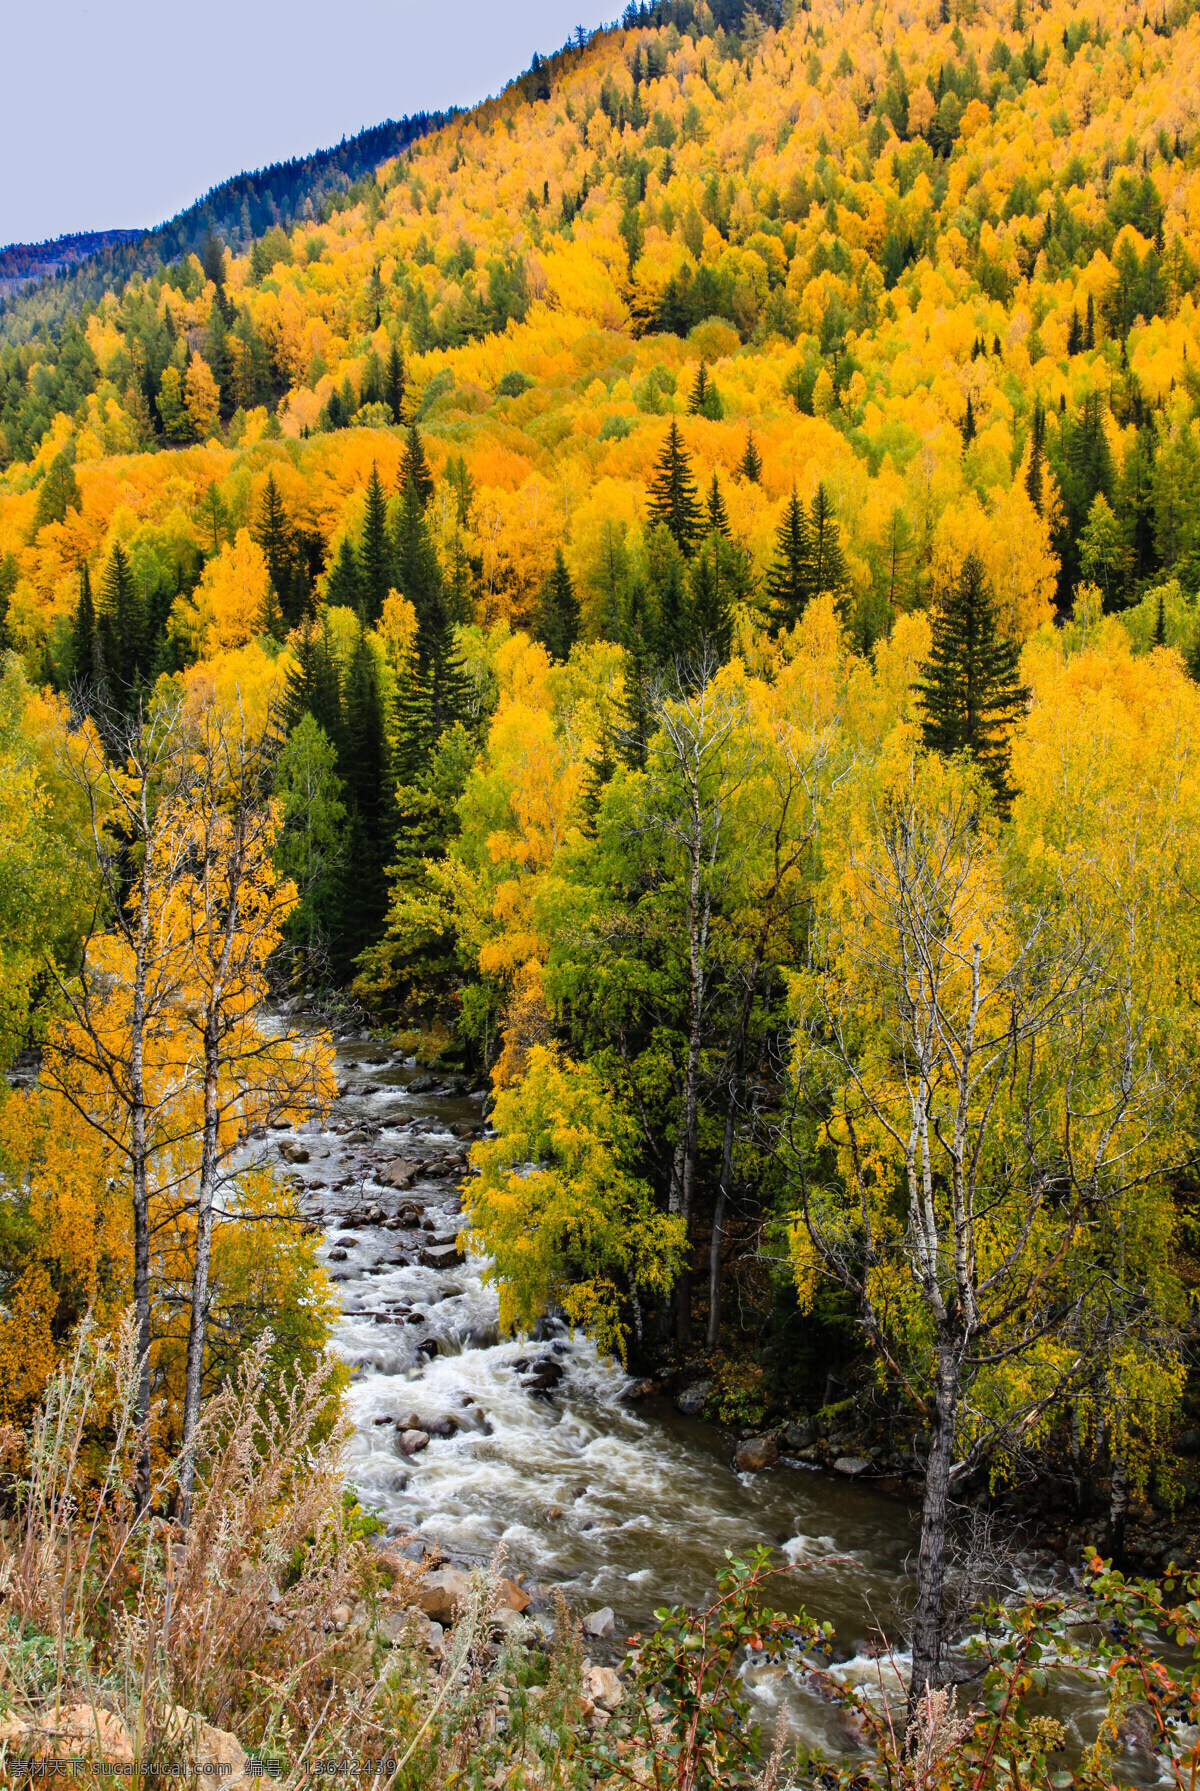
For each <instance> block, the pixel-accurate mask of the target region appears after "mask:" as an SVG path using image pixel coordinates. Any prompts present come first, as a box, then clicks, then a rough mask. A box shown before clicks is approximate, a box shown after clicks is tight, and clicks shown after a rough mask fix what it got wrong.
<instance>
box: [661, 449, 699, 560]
mask: <svg viewBox="0 0 1200 1791" xmlns="http://www.w3.org/2000/svg"><path fill="white" fill-rule="evenodd" d="M650 520H651V522H661V523H663V524H664V525H665V526H666V527H667V528H668V529H669V530H670V532H671V534H672V535H673V536H674V538H675V542H676V544H677V546H678V547H679V550H680V552H681V553H683V554H684V555H689V554H690V553H691V551H692V549H693V547H694V546H695V545H696V542H697V540H698V538H699V535H700V531H701V511H700V503H699V500H698V498H697V496H696V481H695V479H694V478H693V476H692V466H691V461H690V460H689V459H688V455H687V450H686V449H685V448H684V445H683V441H682V439H681V437H680V434H679V424H678V422H677V421H676V419H675V418H674V417H672V418H671V426H670V428H669V429H668V431H667V438H666V441H665V442H664V444H663V451H662V453H661V454H660V455H659V458H658V462H657V464H656V466H655V469H654V477H653V479H652V480H651V481H650Z"/></svg>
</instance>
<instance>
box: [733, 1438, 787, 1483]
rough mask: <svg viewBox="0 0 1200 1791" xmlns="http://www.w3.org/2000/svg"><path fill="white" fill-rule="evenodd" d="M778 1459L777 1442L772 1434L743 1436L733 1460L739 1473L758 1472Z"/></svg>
mask: <svg viewBox="0 0 1200 1791" xmlns="http://www.w3.org/2000/svg"><path fill="white" fill-rule="evenodd" d="M778 1460H779V1444H778V1443H777V1442H776V1441H775V1438H774V1437H772V1436H763V1437H743V1439H742V1441H741V1442H740V1443H739V1444H738V1446H737V1454H736V1456H735V1457H734V1462H735V1465H736V1467H737V1471H738V1473H739V1474H759V1473H761V1472H762V1470H763V1469H764V1468H773V1467H774V1466H775V1463H776V1462H777V1461H778Z"/></svg>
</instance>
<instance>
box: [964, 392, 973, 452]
mask: <svg viewBox="0 0 1200 1791" xmlns="http://www.w3.org/2000/svg"><path fill="white" fill-rule="evenodd" d="M962 438H963V447H964V448H969V447H970V445H971V443H972V442H973V441H974V440H975V406H974V404H973V403H972V402H971V394H970V392H968V393H967V412H966V415H965V416H964V418H963V423H962Z"/></svg>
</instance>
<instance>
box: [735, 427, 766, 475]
mask: <svg viewBox="0 0 1200 1791" xmlns="http://www.w3.org/2000/svg"><path fill="white" fill-rule="evenodd" d="M738 472H739V473H740V474H741V476H742V478H743V479H748V480H749V481H750V483H751V484H752V485H757V484H758V482H759V480H760V479H761V478H762V455H761V454H760V453H759V451H758V443H757V442H756V441H755V439H754V431H753V429H747V431H746V446H745V450H744V452H743V454H742V458H741V459H740V460H739V462H738Z"/></svg>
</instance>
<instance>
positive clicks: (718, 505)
mask: <svg viewBox="0 0 1200 1791" xmlns="http://www.w3.org/2000/svg"><path fill="white" fill-rule="evenodd" d="M707 508H708V532H709V534H710V535H720V536H721V537H722V539H723V540H725V541H728V539H729V512H728V510H727V509H726V508H725V499H724V497H723V496H722V495H721V487H720V484H719V483H718V481H717V475H716V472H715V471H714V473H713V476H712V484H711V485H710V486H709V488H708V506H707Z"/></svg>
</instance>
